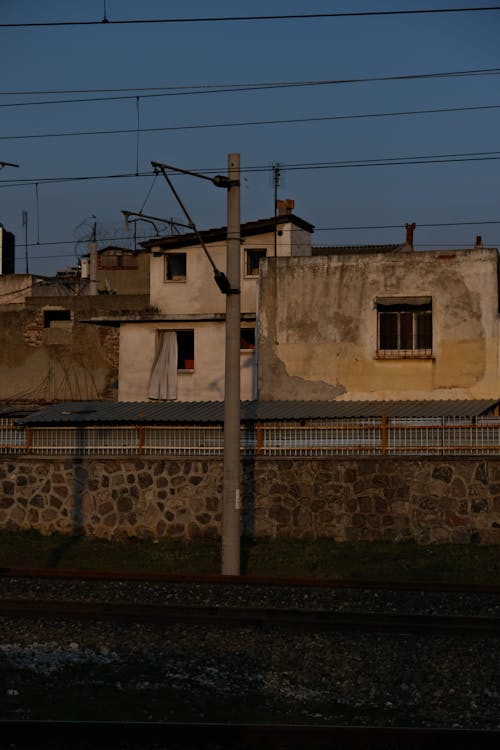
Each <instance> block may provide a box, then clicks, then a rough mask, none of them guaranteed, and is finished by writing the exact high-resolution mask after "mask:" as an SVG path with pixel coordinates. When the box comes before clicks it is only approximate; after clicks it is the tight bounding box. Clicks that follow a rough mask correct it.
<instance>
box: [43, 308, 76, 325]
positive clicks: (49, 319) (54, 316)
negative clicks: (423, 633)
mask: <svg viewBox="0 0 500 750" xmlns="http://www.w3.org/2000/svg"><path fill="white" fill-rule="evenodd" d="M68 322H71V310H44V311H43V327H44V328H65V327H67V325H68Z"/></svg>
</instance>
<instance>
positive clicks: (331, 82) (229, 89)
mask: <svg viewBox="0 0 500 750" xmlns="http://www.w3.org/2000/svg"><path fill="white" fill-rule="evenodd" d="M496 75H500V68H479V69H471V70H455V71H448V72H444V73H409V74H405V75H392V76H368V77H364V78H334V79H325V80H313V81H277V82H273V81H272V82H268V83H241V84H240V83H237V84H213V85H203V86H202V87H201V88H199V87H197V86H184V87H181V89H180V90H178V89H177V88H176V87H175V88H176V90H174V91H164V92H163V93H157V94H142V95H141V97H140V98H141V99H152V98H159V97H170V96H195V95H201V94H226V93H234V92H244V91H268V90H269V91H271V90H275V89H288V88H310V87H314V86H339V85H347V84H357V83H381V82H388V81H413V80H436V79H441V78H468V77H476V76H496ZM112 90H114V89H112ZM139 90H140V89H130V91H132V92H137V91H139ZM4 95H9V96H10V94H4ZM136 98H137V93H131V94H128V95H123V96H122V95H120V96H100V97H84V98H78V99H50V100H47V101H32V102H7V103H4V104H0V107H2V108H5V107H31V106H44V105H48V104H51V105H52V104H81V103H82V102H102V101H106V102H108V101H123V100H131V99H136Z"/></svg>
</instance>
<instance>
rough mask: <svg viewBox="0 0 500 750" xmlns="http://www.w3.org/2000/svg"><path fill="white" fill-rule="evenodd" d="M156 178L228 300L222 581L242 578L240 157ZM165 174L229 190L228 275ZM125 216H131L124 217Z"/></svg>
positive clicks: (156, 165)
mask: <svg viewBox="0 0 500 750" xmlns="http://www.w3.org/2000/svg"><path fill="white" fill-rule="evenodd" d="M151 166H152V167H153V169H154V170H155V173H156V174H158V172H161V174H162V175H163V176H164V178H165V180H166V181H167V184H168V186H169V187H170V189H171V191H172V193H173V195H174V197H175V199H176V201H177V203H178V204H179V206H180V207H181V209H182V212H183V213H184V216H185V217H186V219H187V220H188V222H189V224H188V226H189V227H190V228H191V229H192V231H193V232H194V233H195V234H196V236H197V237H198V240H199V243H200V245H201V247H202V248H203V250H204V252H205V255H206V256H207V258H208V260H209V261H210V265H211V266H212V269H213V271H214V280H215V283H216V284H217V286H218V287H219V289H220V291H221V292H222V294H225V295H226V351H225V369H224V378H225V390H224V479H223V489H222V566H221V567H222V571H221V572H222V575H233V576H237V575H239V574H240V535H241V532H240V514H241V492H240V485H241V460H240V318H241V314H240V307H241V305H240V244H241V243H240V232H241V226H240V222H241V219H240V155H239V154H229V155H228V175H227V177H226V176H225V175H215V177H208V176H207V175H204V174H200V173H199V172H192V171H191V170H188V169H180V168H179V167H172V166H171V165H169V164H163V163H162V162H158V161H152V162H151ZM167 169H173V170H174V171H175V172H181V174H190V175H193V177H200V178H201V179H203V180H208V181H209V182H212V183H213V184H214V185H215V186H216V187H220V188H225V189H227V249H226V273H224V272H223V271H221V270H219V269H218V268H217V266H216V265H215V263H214V261H213V259H212V257H211V255H210V253H209V251H208V248H207V246H206V244H205V242H204V240H203V237H202V235H201V234H200V232H199V231H198V230H197V229H196V226H195V224H194V222H193V220H192V218H191V216H190V215H189V213H188V210H187V208H186V206H185V205H184V203H183V202H182V200H181V198H180V196H179V194H178V192H177V190H176V189H175V187H174V186H173V184H172V180H171V179H170V177H169V176H168V174H167ZM123 213H127V212H125V211H124V212H123Z"/></svg>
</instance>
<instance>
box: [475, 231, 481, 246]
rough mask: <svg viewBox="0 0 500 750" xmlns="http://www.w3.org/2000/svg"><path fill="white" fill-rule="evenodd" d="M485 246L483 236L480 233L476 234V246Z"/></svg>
mask: <svg viewBox="0 0 500 750" xmlns="http://www.w3.org/2000/svg"><path fill="white" fill-rule="evenodd" d="M482 246H483V238H482V237H481V235H480V234H478V235H476V244H475V245H474V247H482Z"/></svg>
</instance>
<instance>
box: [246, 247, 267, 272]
mask: <svg viewBox="0 0 500 750" xmlns="http://www.w3.org/2000/svg"><path fill="white" fill-rule="evenodd" d="M266 252H267V250H247V262H246V275H247V276H258V275H259V264H260V261H261V260H262V259H263V258H265V257H266Z"/></svg>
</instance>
